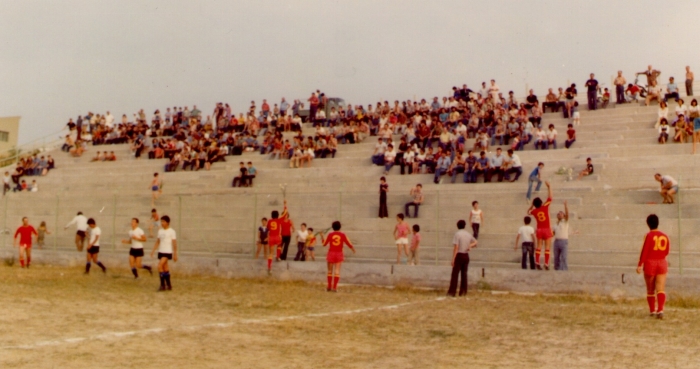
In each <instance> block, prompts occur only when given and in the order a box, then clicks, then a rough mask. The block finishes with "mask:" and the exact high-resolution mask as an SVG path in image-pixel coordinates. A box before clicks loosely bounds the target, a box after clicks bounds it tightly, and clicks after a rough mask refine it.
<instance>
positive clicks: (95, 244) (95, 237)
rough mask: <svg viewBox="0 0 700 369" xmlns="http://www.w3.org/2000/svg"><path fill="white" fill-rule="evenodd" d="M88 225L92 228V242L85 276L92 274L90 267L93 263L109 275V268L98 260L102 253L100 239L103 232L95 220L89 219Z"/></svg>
mask: <svg viewBox="0 0 700 369" xmlns="http://www.w3.org/2000/svg"><path fill="white" fill-rule="evenodd" d="M87 225H88V227H89V228H90V241H89V242H88V248H87V263H86V264H85V274H89V273H90V265H91V263H92V262H94V263H97V266H98V267H100V268H102V272H103V273H107V268H105V266H104V265H102V263H101V262H100V261H98V260H97V255H98V254H99V253H100V238H101V237H102V230H101V229H100V227H98V226H97V223H95V219H92V218H90V219H88V221H87Z"/></svg>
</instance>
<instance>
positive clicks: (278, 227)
mask: <svg viewBox="0 0 700 369" xmlns="http://www.w3.org/2000/svg"><path fill="white" fill-rule="evenodd" d="M267 229H269V230H270V236H269V237H270V239H271V240H280V239H281V238H282V219H279V218H278V219H270V220H269V221H268V222H267Z"/></svg>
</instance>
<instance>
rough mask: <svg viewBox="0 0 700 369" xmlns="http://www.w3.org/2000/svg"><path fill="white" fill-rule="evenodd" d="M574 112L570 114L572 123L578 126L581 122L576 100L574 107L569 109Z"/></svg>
mask: <svg viewBox="0 0 700 369" xmlns="http://www.w3.org/2000/svg"><path fill="white" fill-rule="evenodd" d="M571 110H572V111H573V112H574V113H573V115H572V116H571V117H572V118H573V122H572V123H573V124H574V125H575V126H578V125H580V124H581V113H579V111H578V101H575V102H574V107H573V108H572V109H571Z"/></svg>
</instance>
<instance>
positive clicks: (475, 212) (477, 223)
mask: <svg viewBox="0 0 700 369" xmlns="http://www.w3.org/2000/svg"><path fill="white" fill-rule="evenodd" d="M483 221H484V212H483V211H481V209H479V202H478V201H473V202H472V211H471V212H470V213H469V224H471V225H472V234H473V235H474V238H475V239H477V240H478V239H479V227H481V223H482V222H483Z"/></svg>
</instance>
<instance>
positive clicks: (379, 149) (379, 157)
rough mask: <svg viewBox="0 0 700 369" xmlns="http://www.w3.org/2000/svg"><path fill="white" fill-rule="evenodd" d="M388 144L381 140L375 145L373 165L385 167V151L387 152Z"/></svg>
mask: <svg viewBox="0 0 700 369" xmlns="http://www.w3.org/2000/svg"><path fill="white" fill-rule="evenodd" d="M386 148H387V145H386V143H385V142H384V141H383V140H382V139H381V138H379V140H378V141H377V144H376V145H374V154H372V163H374V164H375V165H384V151H386Z"/></svg>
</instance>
